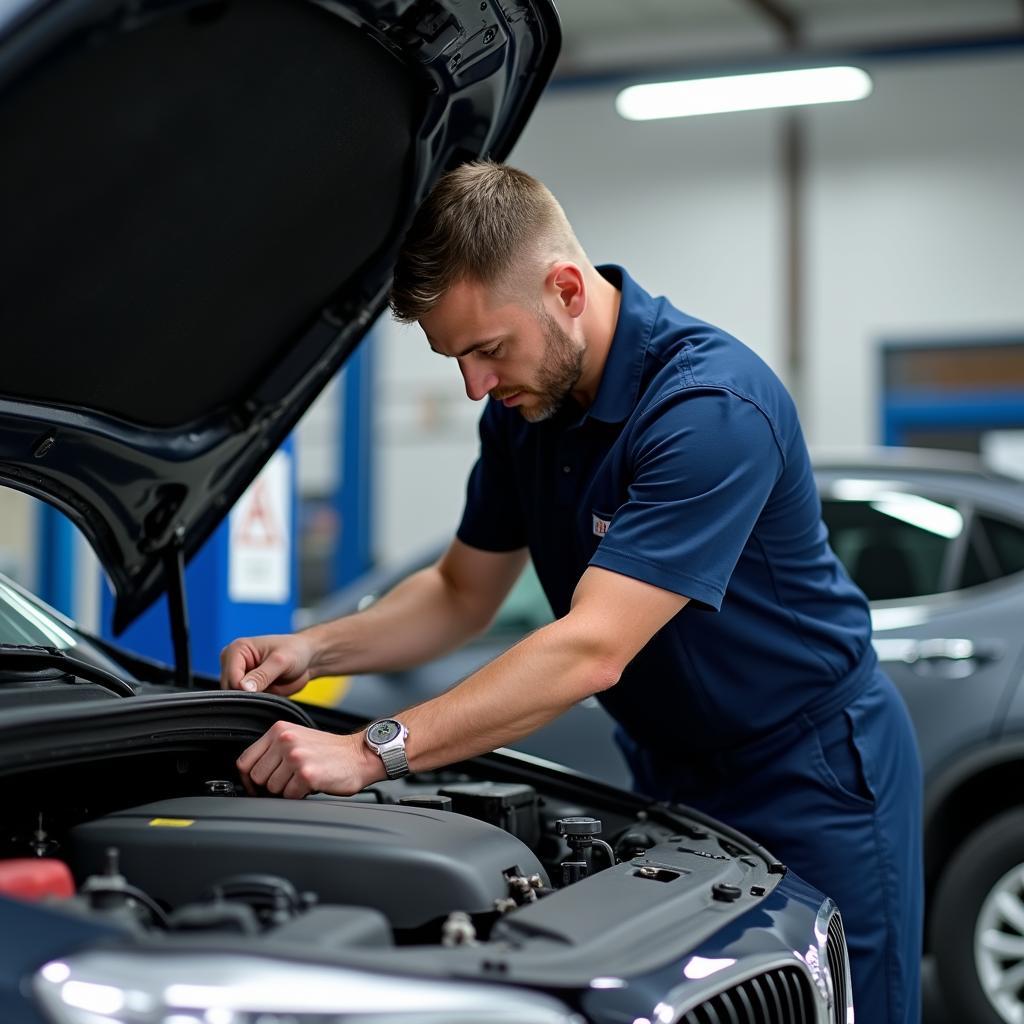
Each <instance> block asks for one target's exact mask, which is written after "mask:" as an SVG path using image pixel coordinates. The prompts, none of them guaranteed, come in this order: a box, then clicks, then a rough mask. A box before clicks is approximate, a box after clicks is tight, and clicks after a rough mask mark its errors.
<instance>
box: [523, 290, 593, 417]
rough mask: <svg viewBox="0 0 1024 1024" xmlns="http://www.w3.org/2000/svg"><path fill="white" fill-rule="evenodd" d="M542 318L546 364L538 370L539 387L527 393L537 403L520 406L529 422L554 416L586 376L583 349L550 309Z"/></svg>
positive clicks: (543, 363) (544, 311)
mask: <svg viewBox="0 0 1024 1024" xmlns="http://www.w3.org/2000/svg"><path fill="white" fill-rule="evenodd" d="M538 319H539V320H540V325H541V328H542V329H543V331H544V361H543V362H542V363H541V365H540V367H539V369H538V370H537V381H536V384H535V385H534V386H533V387H532V388H530V389H529V391H528V392H527V393H528V394H530V395H532V396H533V397H534V399H535V400H536V401H535V402H534V403H533V404H532V405H530V406H526V405H520V406H517V408H518V409H519V412H520V414H521V415H522V417H523V419H524V420H526V421H527V422H529V423H540V422H541V421H542V420H546V419H549V418H550V417H552V416H554V414H555V413H556V412H557V411H558V409H559V407H560V406H561V404H562V402H564V401H565V399H566V396H567V395H568V394H569V392H570V391H572V389H573V388H574V387H576V385H577V384H578V383H579V379H580V377H581V376H582V375H583V351H584V349H583V346H582V345H579V344H577V342H575V341H573V339H572V338H571V337H570V336H569V335H568V334H566V333H565V331H563V330H562V328H561V327H559V325H558V321H557V320H555V318H554V317H553V316H552V315H551V314H550V313H548V311H547V310H541V311H540V313H539V314H538Z"/></svg>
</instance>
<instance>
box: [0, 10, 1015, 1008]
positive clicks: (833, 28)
mask: <svg viewBox="0 0 1024 1024" xmlns="http://www.w3.org/2000/svg"><path fill="white" fill-rule="evenodd" d="M557 6H558V9H559V13H560V16H561V20H562V30H563V36H564V38H563V46H562V52H561V56H560V58H559V61H558V64H557V67H556V70H555V74H554V77H553V79H552V82H551V83H550V85H549V86H548V88H547V90H546V91H545V93H544V95H543V97H542V99H541V100H540V102H539V104H538V106H537V108H536V110H535V112H534V114H533V116H532V118H531V120H530V122H529V124H528V126H527V128H526V129H525V131H524V133H523V135H522V137H521V139H520V141H519V142H518V144H517V145H516V147H515V149H514V150H513V152H512V154H511V155H510V157H509V163H511V164H513V165H515V166H518V167H521V168H522V169H524V170H526V171H528V172H530V173H531V174H533V175H535V176H536V177H538V178H539V179H541V180H542V181H543V182H545V183H546V184H547V185H548V186H549V187H550V188H551V190H552V191H553V192H554V193H555V195H556V196H557V197H558V198H559V200H560V201H561V203H562V205H563V206H564V208H565V210H566V213H567V214H568V216H569V219H570V221H571V222H572V223H573V225H574V227H575V228H576V231H577V233H578V235H579V238H580V240H581V242H582V243H583V245H584V247H585V248H586V250H587V252H588V255H589V256H590V257H591V259H592V260H593V261H594V262H595V263H603V262H614V263H621V264H622V265H623V266H625V267H626V268H628V270H629V272H630V273H631V274H632V275H633V276H634V278H636V280H638V281H640V282H641V283H642V284H643V285H644V287H646V288H647V289H648V290H649V291H650V292H651V293H652V294H664V295H667V296H670V297H671V298H672V299H673V301H674V302H675V303H676V304H677V305H678V306H679V307H681V308H683V309H685V310H686V311H688V312H690V313H692V314H694V315H695V316H698V317H700V318H702V319H706V320H708V321H710V322H712V323H715V324H718V325H721V326H722V327H724V328H725V329H726V330H728V331H729V332H731V333H732V334H734V335H735V336H737V337H738V338H740V339H741V340H743V341H744V343H745V344H747V345H749V346H750V347H751V348H753V349H754V350H755V351H756V352H757V353H758V354H759V355H760V356H761V357H762V358H763V359H764V360H765V361H766V362H767V363H768V364H769V365H770V366H771V367H772V369H774V370H775V372H776V373H777V374H778V375H779V376H780V377H781V379H782V380H783V382H784V383H785V384H786V386H787V388H788V389H789V390H790V392H791V393H792V394H793V395H794V397H795V399H796V401H797V404H798V407H799V410H800V416H801V420H802V424H803V429H804V432H805V435H806V437H807V440H808V443H809V445H810V447H811V450H812V453H813V454H816V455H817V456H818V457H819V458H821V459H822V460H825V461H827V460H829V459H831V458H833V457H837V458H846V457H852V456H851V455H850V453H863V452H866V451H868V450H874V449H875V448H876V447H879V446H882V447H892V448H903V447H911V448H917V449H941V450H943V451H952V452H955V453H958V455H963V456H973V457H977V458H978V459H979V460H980V463H979V465H980V464H984V465H985V466H987V467H988V468H989V469H990V470H992V471H994V472H998V473H1000V474H1003V475H1005V476H1007V477H1011V478H1016V479H1024V255H1022V239H1024V190H1022V187H1021V184H1022V182H1024V102H1022V97H1024V2H1022V0H629V2H628V3H622V2H621V0H558V2H557ZM828 65H844V66H846V65H852V66H854V67H857V68H861V69H863V70H864V71H866V72H867V74H868V76H869V77H870V81H871V91H870V94H869V95H867V96H866V97H865V98H863V99H861V100H857V101H856V102H846V103H830V104H822V105H807V106H798V107H789V108H784V109H760V110H744V111H738V112H728V113H720V114H708V115H706V116H700V117H686V118H667V119H660V120H650V121H629V120H626V119H625V118H624V117H622V116H621V115H620V114H619V113H618V112H617V109H616V99H617V97H618V96H619V94H620V93H621V92H622V90H623V89H625V88H627V87H629V86H632V85H636V84H638V83H648V82H658V81H675V80H680V79H694V78H712V77H719V76H723V75H740V74H753V73H759V72H768V71H776V70H786V69H794V68H801V67H821V66H828ZM479 411H480V407H479V406H478V405H475V404H473V403H471V402H468V401H467V400H466V396H465V393H464V390H463V386H462V382H461V380H460V378H459V375H458V374H457V373H456V372H454V370H453V368H452V366H451V365H449V364H447V363H446V362H445V361H444V360H440V359H437V357H436V356H435V355H433V354H432V353H431V352H430V350H429V348H428V347H427V346H426V345H425V344H424V342H423V338H422V333H421V331H420V330H419V328H418V327H402V326H399V325H397V324H396V323H394V322H393V321H392V320H391V319H390V318H389V317H388V315H387V314H386V313H385V314H384V315H383V316H382V317H381V318H380V319H379V320H378V322H377V323H376V324H375V325H374V326H373V328H372V330H371V331H370V333H369V335H368V336H367V338H366V340H365V341H364V342H363V343H362V345H361V347H360V350H359V351H358V353H357V355H356V358H354V359H353V360H351V361H350V363H349V364H348V366H347V367H346V369H344V370H343V371H342V372H341V373H340V374H339V375H338V377H337V378H336V380H335V381H334V383H333V384H332V385H331V386H330V387H329V388H328V389H327V390H326V391H325V392H324V393H323V394H322V395H321V397H320V398H319V399H318V400H317V401H316V402H315V404H314V405H313V406H312V407H311V408H310V410H309V411H308V413H307V414H306V416H305V417H304V419H303V420H302V422H301V423H300V425H299V426H298V428H297V430H296V431H295V433H294V434H293V436H292V438H291V439H290V440H289V442H288V443H287V445H286V446H285V448H284V449H283V452H282V457H281V458H278V459H275V460H274V461H272V463H271V465H270V466H269V467H268V469H267V470H266V471H265V472H266V474H267V475H266V477H265V478H264V485H265V486H266V488H267V493H268V494H272V495H275V496H276V497H272V498H270V499H267V501H268V504H265V505H261V504H259V502H258V501H257V502H256V504H253V501H254V500H255V499H254V498H253V495H252V494H250V495H249V496H248V499H249V504H248V505H247V506H246V508H245V510H244V511H240V512H239V515H238V517H237V519H236V520H235V521H234V525H231V524H229V525H228V526H226V527H225V528H224V529H223V530H222V531H220V532H219V533H218V534H217V535H216V536H215V537H214V538H213V539H212V540H211V542H210V544H211V545H213V546H218V545H219V547H218V550H219V551H221V552H224V551H227V550H228V546H229V545H230V544H231V542H232V541H231V537H232V536H233V534H232V531H233V530H238V529H240V527H239V526H238V522H239V521H240V520H241V518H242V516H243V514H244V516H245V517H246V522H247V523H248V524H249V528H250V529H251V530H252V531H254V533H253V534H252V535H251V536H252V538H254V539H253V546H254V547H256V548H266V547H268V546H269V547H273V548H274V551H275V554H274V555H273V561H272V565H271V571H272V572H273V573H274V574H275V579H276V580H277V582H276V583H274V584H273V585H270V586H269V587H267V586H266V585H264V586H263V589H261V588H260V585H257V586H255V589H252V588H251V587H250V589H249V590H248V591H247V590H246V586H245V584H238V586H237V588H236V589H235V590H232V589H231V588H232V586H234V585H233V584H231V583H230V581H229V580H228V578H227V576H226V574H225V572H224V571H222V570H220V569H215V568H213V567H212V566H213V555H212V554H211V556H210V560H209V564H207V563H204V565H203V566H194V567H193V568H192V569H190V573H195V574H198V575H196V576H195V578H194V579H193V580H192V582H191V583H190V604H191V609H192V615H193V617H194V618H195V619H197V620H204V619H205V620H207V621H208V622H209V623H211V624H212V630H213V632H212V633H211V635H210V637H209V638H207V635H206V634H201V639H202V640H203V643H204V646H202V647H199V646H197V648H196V649H195V650H194V651H193V657H194V660H195V664H196V666H197V667H199V668H200V669H202V670H204V671H207V672H213V671H216V665H217V655H218V652H219V646H220V644H222V643H226V642H228V640H230V639H231V638H232V637H233V636H234V635H236V634H237V631H236V627H237V626H238V624H239V622H240V621H243V620H241V619H240V614H241V613H239V612H238V611H237V606H239V605H245V604H246V603H252V604H259V605H263V606H266V607H267V608H269V611H265V614H266V618H262V619H260V620H259V621H260V622H261V623H266V624H267V625H266V627H265V628H266V629H267V630H268V631H269V629H270V628H271V627H272V628H276V629H281V630H288V629H290V628H293V627H294V626H296V625H301V624H303V623H305V622H308V621H312V619H311V618H310V616H311V615H315V609H316V608H317V607H319V606H321V605H323V603H324V602H328V601H329V600H330V599H331V597H332V595H335V594H337V593H339V592H342V591H345V590H346V588H351V587H352V586H353V585H354V584H358V581H359V580H360V579H361V578H363V577H366V576H367V575H368V574H372V573H374V572H385V571H386V570H387V569H388V568H389V567H392V566H401V565H404V564H407V563H409V562H410V560H415V559H416V558H417V557H418V556H419V555H420V553H421V552H423V551H425V550H430V549H431V548H432V547H433V546H434V545H436V544H438V543H440V542H441V541H443V540H444V539H445V538H446V537H447V536H449V535H450V533H451V531H452V529H453V527H454V525H455V524H456V523H457V522H458V518H459V514H460V511H461V507H462V499H463V495H464V481H465V478H466V475H467V473H468V472H469V470H470V468H471V466H472V464H473V461H474V459H475V458H476V454H477V448H478V441H477V435H476V430H475V424H476V420H477V418H478V415H479ZM964 464H965V465H966V464H967V463H966V462H965V463H964ZM1022 494H1024V491H1022ZM1022 507H1024V498H1022ZM272 539H273V543H271V541H272ZM986 543H988V542H986ZM1007 543H1010V542H1007ZM996 548H997V544H996V541H994V540H993V541H992V543H991V544H989V547H988V548H987V550H988V552H989V554H988V555H987V556H985V557H988V558H990V559H992V560H995V559H998V558H999V557H1002V556H1001V555H1000V552H999V551H998V550H996ZM212 550H213V548H212V547H211V551H212ZM218 557H219V556H218ZM260 557H262V556H260ZM929 557H930V556H929ZM1007 557H1010V556H1007ZM198 561H199V560H198V559H197V562H198ZM262 564H264V563H261V565H262ZM266 564H271V563H266ZM889 564H890V568H889V570H888V571H894V570H892V569H891V563H889ZM0 572H2V573H4V574H6V575H7V576H9V577H10V578H11V579H13V580H15V581H16V582H18V583H20V584H22V585H23V586H25V587H27V588H30V589H33V590H35V591H36V592H37V593H39V594H40V595H41V596H42V597H43V598H44V599H45V600H47V601H49V602H50V603H51V604H52V605H53V606H54V607H56V608H57V609H58V610H59V611H61V612H63V613H65V614H67V615H69V616H71V617H73V618H74V619H75V620H77V621H78V622H79V623H80V624H81V625H82V626H83V627H84V628H85V629H86V630H89V631H93V632H97V633H100V634H103V635H105V636H108V637H112V636H113V633H112V629H111V625H110V615H111V608H112V604H111V598H110V594H109V590H108V588H107V586H106V584H105V582H104V579H103V574H102V571H101V569H100V568H99V565H98V562H97V561H96V559H95V557H94V555H93V554H92V552H91V550H90V549H89V547H88V544H87V543H86V542H85V541H84V539H83V538H82V537H81V536H79V535H78V534H77V532H76V531H75V530H74V528H73V527H72V526H71V525H70V523H68V522H67V521H66V520H64V519H63V517H61V516H60V514H59V513H57V512H56V511H55V510H53V509H51V508H48V507H47V506H45V505H43V504H42V503H41V502H38V501H35V500H33V499H31V498H29V497H26V496H25V495H23V494H20V493H18V492H16V491H13V490H10V489H7V488H3V489H0ZM994 574H995V571H993V573H992V575H994ZM218 588H220V589H219V590H218ZM951 588H952V585H951ZM897 589H899V588H897ZM892 596H894V597H899V596H901V593H896V592H894V593H893V595H892ZM261 614H264V612H261ZM260 628H264V626H263V625H261V627H260ZM877 628H878V625H877V623H876V629H877ZM166 630H167V625H166V611H165V610H159V609H157V610H154V611H153V612H152V613H151V614H150V613H148V614H147V616H146V617H144V620H143V621H142V622H140V623H139V624H137V625H136V626H135V627H133V629H132V630H130V631H129V632H128V634H127V635H126V637H122V638H121V640H122V641H125V640H127V642H128V645H129V646H132V645H133V644H134V645H135V647H136V649H138V650H139V651H140V652H142V653H145V654H150V655H154V656H157V657H168V656H169V653H170V641H169V639H168V637H167V636H166ZM253 631H255V630H253ZM218 636H219V642H218ZM207 640H208V642H207ZM930 971H931V968H930V966H926V972H925V984H926V994H925V1024H954V1022H952V1021H951V1019H950V1018H949V1017H948V1016H947V1015H946V1013H945V1012H944V1008H943V1005H942V1001H941V996H940V995H939V994H938V993H937V992H936V991H935V990H934V989H933V988H932V987H931V986H933V984H934V979H933V978H932V976H931V973H930ZM955 1024H959V1022H955Z"/></svg>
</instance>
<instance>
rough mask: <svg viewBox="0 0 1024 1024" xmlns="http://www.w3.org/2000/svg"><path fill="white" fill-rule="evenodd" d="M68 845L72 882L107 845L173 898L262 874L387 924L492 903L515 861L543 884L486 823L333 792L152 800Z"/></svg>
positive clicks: (516, 844) (81, 828)
mask: <svg viewBox="0 0 1024 1024" xmlns="http://www.w3.org/2000/svg"><path fill="white" fill-rule="evenodd" d="M70 845H71V860H72V866H73V868H74V872H75V875H76V877H77V878H78V879H79V880H80V881H81V880H83V879H84V878H85V877H86V876H88V875H90V874H100V873H102V871H103V869H104V865H105V851H106V850H107V848H108V847H111V846H115V847H117V849H118V850H119V851H120V855H121V856H120V871H121V874H122V875H124V876H125V878H126V879H127V880H128V882H130V883H131V884H132V885H135V886H138V887H139V888H140V889H142V890H143V891H144V892H146V893H148V894H149V895H150V896H152V897H154V898H156V899H158V900H161V901H162V902H164V903H165V904H167V905H169V906H171V907H172V908H173V907H178V906H180V905H182V904H184V903H190V902H194V901H195V900H198V899H200V898H201V896H202V895H203V893H204V892H205V891H206V890H207V889H209V888H210V886H212V885H213V884H214V883H215V882H217V881H220V880H222V879H225V878H227V877H229V876H231V875H237V874H243V873H245V874H247V873H251V872H260V873H267V874H272V875H279V876H281V877H283V878H286V879H288V880H289V881H290V882H291V883H292V884H293V885H294V886H295V887H296V888H297V889H299V890H300V891H307V890H308V891H312V892H314V893H316V894H317V896H318V897H319V900H320V902H321V903H341V904H349V905H357V906H368V907H375V908H376V909H378V910H380V911H381V912H382V913H384V914H385V915H386V916H387V917H388V919H389V920H390V922H391V925H392V927H395V928H415V927H418V926H419V925H422V924H425V923H427V922H428V921H431V920H433V919H435V918H438V917H442V916H443V915H446V914H449V913H450V912H451V911H453V910H463V911H466V912H468V913H480V912H484V911H489V910H493V908H494V901H495V900H496V899H499V898H502V897H506V896H508V894H509V893H508V885H507V882H506V880H505V876H504V874H503V872H505V871H507V870H508V869H510V868H513V867H516V868H519V869H520V870H521V871H523V872H524V873H526V874H539V875H541V877H542V878H544V880H545V884H547V876H546V875H545V873H544V870H543V868H542V867H541V865H540V862H539V861H538V860H537V858H536V857H535V856H534V854H533V853H532V851H531V850H530V849H529V847H527V846H525V845H524V844H523V843H521V842H520V841H519V840H518V839H516V838H515V837H514V836H511V835H509V834H508V833H507V832H504V831H502V830H501V829H500V828H496V827H495V826H493V825H488V824H487V823H486V822H482V821H477V820H475V819H474V818H469V817H466V816H465V815H462V814H455V813H453V812H451V811H435V810H428V809H424V808H420V807H400V806H393V805H381V804H368V803H359V802H354V801H352V802H350V801H345V800H338V799H334V798H321V797H313V798H310V799H306V800H294V801H293V800H280V799H271V798H260V797H249V798H245V797H214V796H197V797H185V798H182V799H176V800H162V801H159V802H157V803H152V804H145V805H143V806H141V807H131V808H128V809H127V810H123V811H118V812H116V813H114V814H109V815H106V816H105V817H102V818H98V819H96V820H95V821H90V822H87V823H85V824H82V825H78V826H76V827H75V828H74V829H73V830H72V833H71V844H70Z"/></svg>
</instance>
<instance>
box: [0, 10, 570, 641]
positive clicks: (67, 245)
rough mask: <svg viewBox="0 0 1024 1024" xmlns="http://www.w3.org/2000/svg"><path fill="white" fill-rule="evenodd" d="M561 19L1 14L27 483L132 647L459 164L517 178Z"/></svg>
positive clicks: (0, 334)
mask: <svg viewBox="0 0 1024 1024" xmlns="http://www.w3.org/2000/svg"><path fill="white" fill-rule="evenodd" d="M559 42H560V33H559V28H558V22H557V17H556V15H555V12H554V8H553V7H552V6H551V3H550V0H511V2H510V0H324V2H322V3H313V2H309V0H306V2H302V0H245V2H244V3H242V2H235V3H230V2H215V3H194V2H193V3H185V2H176V0H133V2H132V3H124V2H106V3H104V2H90V0H55V2H49V3H46V2H38V0H36V2H29V3H24V4H22V5H21V6H18V5H7V6H6V7H5V11H4V14H3V15H0V138H3V140H4V141H3V152H4V155H3V160H2V166H3V173H2V175H0V224H2V225H3V229H2V232H0V252H2V254H3V261H2V263H3V269H2V273H0V339H2V342H3V345H2V350H3V357H2V370H0V480H2V481H3V482H4V483H6V484H9V485H11V486H13V487H15V488H18V489H19V490H22V491H25V492H27V493H29V494H32V495H35V496H36V497H39V498H42V499H44V500H46V501H48V502H50V503H51V504H53V505H55V506H56V507H58V508H59V509H60V510H61V511H63V512H64V513H65V514H66V515H67V516H68V517H70V518H71V519H72V520H73V521H74V522H75V524H76V525H77V526H78V527H79V529H81V531H82V532H83V533H84V534H85V536H86V537H87V538H88V539H89V541H90V543H91V544H92V546H93V548H94V549H95V551H96V553H97V555H98V556H99V558H100V560H101V562H102V563H103V565H104V567H105V568H106V570H107V572H108V573H109V574H110V577H111V580H112V582H113V585H114V589H115V591H116V595H117V602H116V609H115V616H114V629H115V630H116V631H118V632H120V631H121V630H122V629H123V628H124V627H125V626H126V625H127V624H128V623H129V622H130V621H131V620H132V619H133V618H134V617H135V616H137V615H138V614H139V613H140V612H141V611H143V610H144V609H145V608H146V607H147V606H148V605H149V604H150V603H151V602H152V601H153V600H154V599H155V598H156V597H157V596H159V594H160V593H162V592H163V591H164V590H165V589H166V587H167V585H168V579H169V576H168V568H169V566H171V565H172V564H174V562H175V560H177V559H178V558H179V557H180V553H183V554H184V557H185V558H186V559H187V558H189V557H191V556H192V555H193V554H194V553H195V552H196V551H197V550H198V549H199V547H200V546H201V545H202V543H203V542H204V541H205V540H206V538H207V537H208V536H209V535H210V533H211V532H212V531H213V530H214V528H215V527H216V526H217V524H218V523H219V522H220V520H221V519H222V518H223V517H224V516H225V515H226V514H227V511H228V510H229V509H230V508H231V506H232V504H234V502H235V501H236V499H237V498H238V497H239V496H240V495H241V493H242V491H243V490H244V489H245V488H246V487H247V486H248V484H249V483H250V482H251V481H252V480H253V478H254V477H255V476H256V474H257V473H258V472H259V470H260V468H261V467H262V466H263V464H264V463H265V462H266V461H267V460H268V458H269V457H270V456H271V455H272V454H273V452H274V450H275V449H276V448H277V447H278V445H279V444H280V443H281V442H282V441H283V440H284V438H285V437H286V436H287V434H288V433H289V432H290V431H291V429H292V428H293V427H294V426H295V423H296V422H297V420H298V419H299V417H300V416H301V415H302V413H303V412H304V411H305V409H306V408H307V407H308V406H309V405H310V403H311V402H312V401H313V399H314V398H315V397H316V395H317V394H318V393H319V392H320V391H321V390H322V388H323V387H324V386H325V385H326V384H327V382H328V381H329V380H330V379H331V377H332V376H333V375H334V374H335V372H336V371H337V370H338V368H339V366H340V365H341V364H342V362H343V361H344V359H345V357H346V356H347V355H348V353H349V352H351V350H352V349H353V347H354V346H355V345H356V343H357V342H358V341H359V339H360V338H361V337H362V335H363V334H364V333H365V332H366V330H367V329H368V327H369V326H370V325H371V324H372V323H373V321H374V319H375V318H376V317H377V315H378V314H379V313H380V312H381V310H382V309H383V308H384V306H385V303H386V295H387V289H388V287H389V284H390V279H391V271H392V267H393V264H394V260H395V257H396V255H397V251H398V248H399V246H400V244H401V240H402V238H403V236H404V233H405V230H406V228H407V226H408V224H409V222H410V220H411V218H412V214H413V212H414V211H415V208H416V206H417V204H418V203H419V201H420V200H421V199H422V197H423V196H424V195H425V193H426V192H427V190H428V189H429V188H430V186H431V185H432V184H433V182H434V181H435V180H436V179H437V177H438V176H439V175H440V174H441V173H443V171H445V170H447V169H449V168H451V167H453V166H455V165H456V164H458V163H461V162H463V161H465V160H469V159H473V158H476V157H481V156H488V157H492V158H494V159H497V160H501V159H503V158H504V157H505V156H506V155H507V154H508V152H509V150H510V149H511V147H512V144H513V143H514V142H515V140H516V138H517V137H518V135H519V133H520V131H521V130H522V128H523V125H524V124H525V122H526V119H527V117H528V115H529V113H530V112H531V110H532V109H533V106H534V104H535V103H536V101H537V98H538V96H539V95H540V92H541V90H542V89H543V87H544V85H545V83H546V82H547V79H548V77H549V76H550V73H551V69H552V67H553V64H554V61H555V58H556V56H557V52H558V46H559Z"/></svg>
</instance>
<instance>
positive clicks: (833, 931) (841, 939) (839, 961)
mask: <svg viewBox="0 0 1024 1024" xmlns="http://www.w3.org/2000/svg"><path fill="white" fill-rule="evenodd" d="M825 953H826V955H827V956H828V971H829V974H831V975H832V993H833V997H834V1003H833V1009H832V1014H833V1016H832V1019H833V1020H834V1021H838V1022H839V1024H846V1000H847V998H848V996H849V993H848V992H847V991H846V933H845V932H844V931H843V919H842V918H841V917H840V916H839V914H838V913H835V914H833V915H832V917H831V919H830V920H829V922H828V938H827V939H826V941H825Z"/></svg>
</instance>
